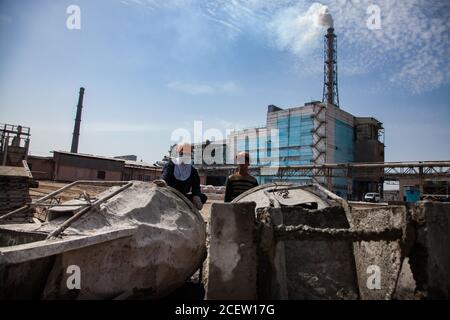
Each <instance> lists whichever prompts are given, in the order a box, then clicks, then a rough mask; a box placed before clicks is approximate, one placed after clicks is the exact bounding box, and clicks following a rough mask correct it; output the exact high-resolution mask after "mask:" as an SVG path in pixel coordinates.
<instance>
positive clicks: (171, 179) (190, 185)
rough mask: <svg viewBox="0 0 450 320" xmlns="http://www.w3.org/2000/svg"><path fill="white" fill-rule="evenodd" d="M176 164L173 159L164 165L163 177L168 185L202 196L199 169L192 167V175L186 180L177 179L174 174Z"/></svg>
mask: <svg viewBox="0 0 450 320" xmlns="http://www.w3.org/2000/svg"><path fill="white" fill-rule="evenodd" d="M174 170H175V164H174V163H173V162H172V161H169V162H168V163H166V164H165V165H164V168H163V171H162V174H161V179H162V180H164V181H165V182H166V183H167V185H169V186H170V187H172V188H175V189H177V190H178V191H180V192H181V193H182V194H184V195H187V194H188V193H189V192H192V196H199V197H200V196H201V192H200V177H199V175H198V171H197V169H195V168H194V167H192V169H191V175H190V176H189V178H187V179H186V180H184V181H181V180H177V179H176V178H175V175H174Z"/></svg>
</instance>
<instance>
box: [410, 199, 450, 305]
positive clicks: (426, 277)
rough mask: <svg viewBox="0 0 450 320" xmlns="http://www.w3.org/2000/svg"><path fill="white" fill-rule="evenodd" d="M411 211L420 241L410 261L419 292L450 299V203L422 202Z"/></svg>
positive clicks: (417, 242) (414, 248) (431, 296)
mask: <svg viewBox="0 0 450 320" xmlns="http://www.w3.org/2000/svg"><path fill="white" fill-rule="evenodd" d="M411 212H412V217H413V220H414V222H415V224H416V230H417V240H416V242H415V244H414V247H413V248H412V250H411V253H410V259H409V260H410V265H411V269H412V272H413V274H414V279H415V280H416V283H417V290H419V291H421V292H423V293H424V294H426V297H427V298H429V299H449V298H450V248H449V247H450V203H439V202H422V203H419V204H417V205H415V206H414V207H413V208H412V209H411Z"/></svg>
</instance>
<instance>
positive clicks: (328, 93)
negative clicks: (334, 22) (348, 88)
mask: <svg viewBox="0 0 450 320" xmlns="http://www.w3.org/2000/svg"><path fill="white" fill-rule="evenodd" d="M324 56H325V63H324V76H323V77H324V83H323V100H322V101H323V102H327V103H329V104H333V105H335V106H336V107H339V92H338V77H337V39H336V35H335V34H334V28H328V30H327V34H326V35H325V41H324Z"/></svg>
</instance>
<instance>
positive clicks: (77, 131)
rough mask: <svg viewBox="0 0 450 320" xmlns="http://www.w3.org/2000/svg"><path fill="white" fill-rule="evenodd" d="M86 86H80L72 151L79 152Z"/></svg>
mask: <svg viewBox="0 0 450 320" xmlns="http://www.w3.org/2000/svg"><path fill="white" fill-rule="evenodd" d="M83 97H84V88H83V87H81V88H80V94H79V96H78V105H77V116H76V118H75V126H74V127H73V137H72V147H71V148H70V152H73V153H78V140H79V138H80V124H81V109H82V108H83Z"/></svg>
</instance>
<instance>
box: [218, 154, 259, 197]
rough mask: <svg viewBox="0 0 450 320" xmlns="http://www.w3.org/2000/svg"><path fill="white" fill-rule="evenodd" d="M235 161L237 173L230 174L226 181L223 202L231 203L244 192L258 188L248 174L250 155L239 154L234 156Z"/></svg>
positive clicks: (256, 183) (254, 180)
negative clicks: (237, 167)
mask: <svg viewBox="0 0 450 320" xmlns="http://www.w3.org/2000/svg"><path fill="white" fill-rule="evenodd" d="M236 160H237V163H238V166H239V169H238V172H237V173H235V174H232V175H231V176H229V177H228V179H227V184H226V189H225V200H224V201H225V202H231V201H233V199H234V198H236V197H237V196H239V195H240V194H242V193H244V192H245V191H247V190H250V189H251V188H254V187H256V186H258V181H256V179H255V178H254V177H252V176H251V175H250V174H249V173H248V166H249V164H250V155H249V154H248V153H247V152H240V153H238V155H237V156H236Z"/></svg>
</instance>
